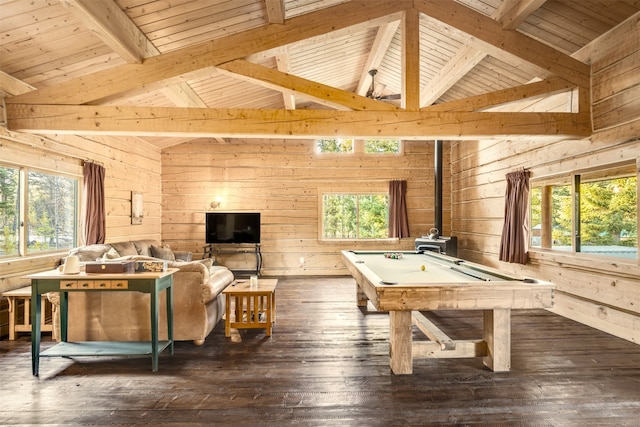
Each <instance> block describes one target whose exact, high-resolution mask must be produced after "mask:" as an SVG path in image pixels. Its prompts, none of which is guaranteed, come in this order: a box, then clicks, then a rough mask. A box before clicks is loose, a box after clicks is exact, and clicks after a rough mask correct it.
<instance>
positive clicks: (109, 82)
mask: <svg viewBox="0 0 640 427" xmlns="http://www.w3.org/2000/svg"><path fill="white" fill-rule="evenodd" d="M411 3H412V0H380V1H379V2H377V3H376V7H375V8H372V7H371V4H370V2H369V1H368V0H352V1H350V2H348V3H344V4H339V5H337V6H333V7H329V8H326V9H321V10H319V11H317V12H313V13H309V14H306V15H302V16H299V17H295V18H291V19H288V20H287V22H286V23H285V24H284V25H274V24H269V25H265V26H261V27H259V28H255V29H252V30H247V31H244V32H242V33H238V34H233V35H230V36H227V37H222V38H219V39H215V40H211V41H209V42H205V43H200V44H198V45H195V46H190V47H187V48H183V49H179V50H176V51H172V52H168V53H165V54H162V55H158V56H155V57H152V58H148V59H147V60H145V61H144V62H143V63H142V64H125V65H122V66H118V67H114V68H112V69H109V70H104V71H101V72H97V73H94V74H91V75H87V76H83V77H78V78H75V79H72V80H70V81H67V82H64V83H61V84H59V85H56V86H55V87H47V88H42V89H40V90H38V91H34V92H31V93H27V94H23V95H19V96H17V97H14V98H7V102H19V103H22V102H28V103H46V104H84V103H88V102H92V101H97V100H100V99H102V98H105V97H108V96H112V95H115V94H118V93H123V92H127V91H129V90H133V89H135V88H137V87H140V86H147V87H149V88H151V89H153V88H152V86H153V84H155V83H157V82H159V81H162V80H171V79H174V80H176V81H180V79H181V78H183V76H185V75H188V74H189V73H190V72H193V71H197V70H199V69H201V68H204V67H209V66H212V65H213V66H215V65H219V64H222V63H225V62H228V61H231V60H234V59H238V58H244V57H245V56H247V55H250V54H252V53H255V52H260V51H263V50H268V49H273V48H277V47H280V46H284V45H287V44H289V43H294V42H297V41H300V40H304V39H307V38H310V37H315V36H318V35H322V34H326V33H328V32H332V31H335V30H337V29H341V28H346V27H349V26H352V25H356V24H359V23H362V22H363V21H367V20H371V19H376V18H380V17H384V16H388V15H393V14H396V13H398V12H401V11H403V10H405V9H407V8H408V7H410V6H411Z"/></svg>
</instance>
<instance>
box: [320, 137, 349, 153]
mask: <svg viewBox="0 0 640 427" xmlns="http://www.w3.org/2000/svg"><path fill="white" fill-rule="evenodd" d="M316 147H317V149H318V152H320V153H353V139H341V138H335V139H317V140H316Z"/></svg>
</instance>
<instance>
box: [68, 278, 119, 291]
mask: <svg viewBox="0 0 640 427" xmlns="http://www.w3.org/2000/svg"><path fill="white" fill-rule="evenodd" d="M60 289H129V282H128V281H127V280H119V279H116V280H61V281H60Z"/></svg>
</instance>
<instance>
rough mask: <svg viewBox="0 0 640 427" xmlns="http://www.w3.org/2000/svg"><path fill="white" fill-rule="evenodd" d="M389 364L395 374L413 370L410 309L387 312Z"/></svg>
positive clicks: (407, 372)
mask: <svg viewBox="0 0 640 427" xmlns="http://www.w3.org/2000/svg"><path fill="white" fill-rule="evenodd" d="M389 365H391V371H393V373H394V374H396V375H400V374H410V373H412V372H413V338H412V336H411V311H410V310H406V311H390V312H389Z"/></svg>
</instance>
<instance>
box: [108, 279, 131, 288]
mask: <svg viewBox="0 0 640 427" xmlns="http://www.w3.org/2000/svg"><path fill="white" fill-rule="evenodd" d="M111 289H129V282H128V281H126V280H112V281H111Z"/></svg>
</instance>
